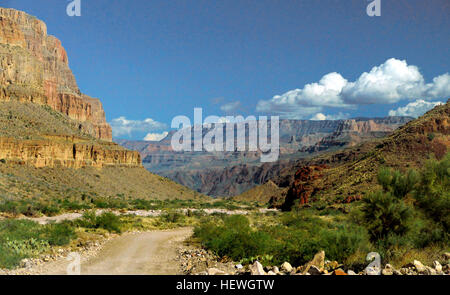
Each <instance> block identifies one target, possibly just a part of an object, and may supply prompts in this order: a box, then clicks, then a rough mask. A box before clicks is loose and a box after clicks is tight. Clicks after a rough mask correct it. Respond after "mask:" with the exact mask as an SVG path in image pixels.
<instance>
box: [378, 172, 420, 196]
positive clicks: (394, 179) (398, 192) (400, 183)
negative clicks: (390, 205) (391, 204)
mask: <svg viewBox="0 0 450 295" xmlns="http://www.w3.org/2000/svg"><path fill="white" fill-rule="evenodd" d="M418 181H419V175H418V173H417V172H416V171H414V170H409V171H408V172H407V173H406V174H402V173H401V172H400V171H393V170H391V169H389V168H381V169H380V171H379V172H378V183H379V184H381V186H382V187H383V191H384V192H389V193H391V194H392V195H393V196H394V197H396V198H399V199H403V198H405V197H406V196H407V195H408V194H409V193H410V192H411V191H412V190H413V189H414V187H415V185H416V184H417V183H418Z"/></svg>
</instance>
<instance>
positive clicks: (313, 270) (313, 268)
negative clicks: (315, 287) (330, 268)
mask: <svg viewBox="0 0 450 295" xmlns="http://www.w3.org/2000/svg"><path fill="white" fill-rule="evenodd" d="M308 273H309V274H310V275H313V276H318V275H320V274H322V272H321V271H320V269H318V268H317V267H316V266H314V265H311V266H310V267H309V270H308Z"/></svg>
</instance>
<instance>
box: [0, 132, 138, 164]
mask: <svg viewBox="0 0 450 295" xmlns="http://www.w3.org/2000/svg"><path fill="white" fill-rule="evenodd" d="M0 159H3V160H4V161H5V162H7V163H12V164H27V165H32V166H35V167H36V168H42V167H59V166H62V167H68V168H83V167H96V168H103V167H107V166H120V167H138V166H141V157H140V155H139V153H138V152H132V151H128V150H126V149H121V148H118V147H117V146H116V145H115V144H113V143H103V144H98V143H95V142H85V141H83V140H79V139H77V138H65V139H64V140H58V139H55V138H52V139H49V140H15V139H12V138H0Z"/></svg>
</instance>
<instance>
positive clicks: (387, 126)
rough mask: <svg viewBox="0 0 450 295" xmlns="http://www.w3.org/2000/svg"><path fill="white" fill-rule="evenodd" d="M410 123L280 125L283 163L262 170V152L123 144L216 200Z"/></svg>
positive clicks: (362, 121) (383, 120)
mask: <svg viewBox="0 0 450 295" xmlns="http://www.w3.org/2000/svg"><path fill="white" fill-rule="evenodd" d="M411 119H412V118H409V117H387V118H356V119H352V120H336V121H333V120H325V121H309V120H282V121H280V161H278V162H276V163H273V164H270V163H268V164H263V165H262V164H261V163H260V161H259V159H260V152H222V153H207V152H182V153H180V152H178V153H177V152H174V151H172V148H171V146H170V141H171V134H169V136H168V137H166V138H165V139H164V140H162V141H161V142H143V141H126V140H120V141H118V142H119V144H121V145H122V146H124V147H126V148H129V149H133V150H136V151H139V152H140V154H141V155H142V157H143V163H144V166H145V167H146V168H147V169H148V170H149V171H152V172H154V173H157V174H159V175H163V176H165V177H168V178H170V179H172V180H174V181H176V182H178V183H180V184H183V185H185V186H188V187H190V188H192V189H194V190H197V191H199V192H201V193H204V194H208V195H211V196H235V195H239V194H240V193H242V192H245V191H247V190H249V189H251V188H253V187H254V186H255V185H259V184H264V183H266V182H267V181H268V180H269V179H271V178H273V177H275V176H277V174H278V172H279V171H280V169H283V168H285V167H289V166H292V165H293V164H292V163H293V161H295V160H296V159H299V158H310V157H312V156H314V155H316V154H317V152H323V151H328V150H336V149H342V148H345V147H348V146H354V145H357V144H359V143H361V142H365V141H369V140H371V139H374V138H380V137H384V136H386V135H388V134H390V133H392V131H393V130H395V129H396V128H398V127H399V126H401V125H403V124H405V123H406V122H408V121H410V120H411Z"/></svg>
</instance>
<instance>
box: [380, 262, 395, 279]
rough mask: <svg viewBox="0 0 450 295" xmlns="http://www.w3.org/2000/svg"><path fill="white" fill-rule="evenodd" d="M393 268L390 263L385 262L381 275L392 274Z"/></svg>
mask: <svg viewBox="0 0 450 295" xmlns="http://www.w3.org/2000/svg"><path fill="white" fill-rule="evenodd" d="M394 270H395V269H394V268H393V267H392V265H390V264H386V265H385V267H384V269H383V270H382V271H381V274H382V275H383V276H392V275H393V274H394Z"/></svg>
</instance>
